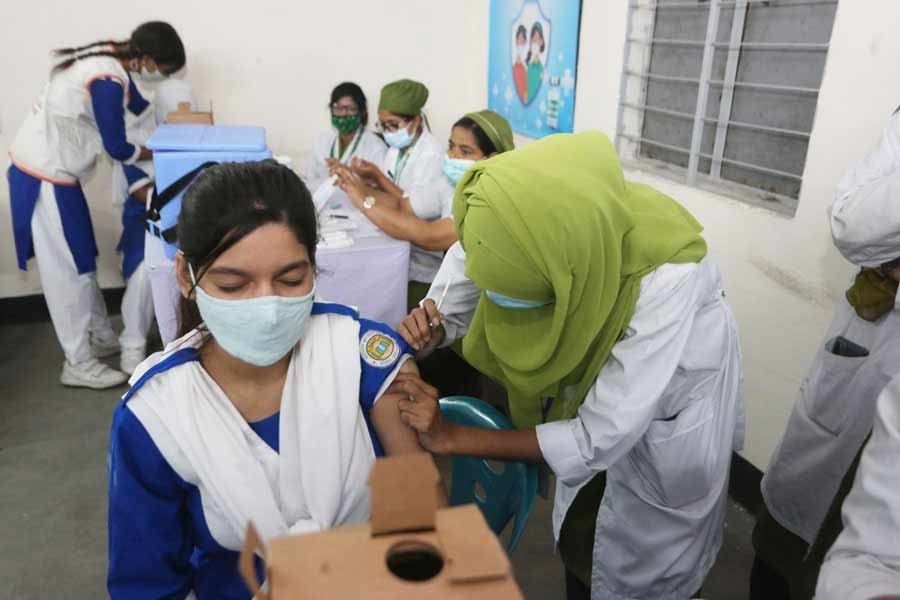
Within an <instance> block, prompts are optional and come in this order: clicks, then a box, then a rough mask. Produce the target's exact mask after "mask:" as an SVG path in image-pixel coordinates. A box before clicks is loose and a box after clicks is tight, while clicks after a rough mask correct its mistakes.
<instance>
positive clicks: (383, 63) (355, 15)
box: [0, 0, 487, 298]
mask: <svg viewBox="0 0 900 600" xmlns="http://www.w3.org/2000/svg"><path fill="white" fill-rule="evenodd" d="M482 7H484V9H483V10H482ZM486 7H487V3H485V2H483V1H482V0H455V1H454V2H440V3H438V2H429V3H424V2H420V1H416V0H391V2H370V1H365V0H346V1H344V2H315V1H312V0H302V1H300V2H279V1H277V0H258V1H256V2H254V3H252V6H250V5H246V4H240V5H238V4H234V5H231V4H227V3H226V4H223V3H221V2H212V1H210V0H198V1H196V2H189V3H185V2H179V1H176V0H158V1H156V2H153V3H149V4H148V3H144V4H135V5H128V6H125V5H123V4H122V3H121V2H113V1H112V0H84V1H82V2H79V3H64V2H38V3H22V2H0V23H6V24H12V23H16V24H18V25H17V26H15V27H11V26H10V27H6V30H5V31H4V35H3V36H0V56H3V57H5V58H4V60H3V61H0V81H3V82H5V83H4V84H3V85H2V92H0V155H2V156H6V154H7V151H8V148H9V145H10V143H11V142H12V139H13V137H14V136H15V133H16V130H17V129H18V126H19V123H20V121H21V119H22V118H23V117H24V115H25V114H26V112H27V111H28V110H29V109H30V108H31V105H32V104H33V102H34V99H35V96H36V95H37V94H38V92H39V91H40V90H41V88H42V87H43V85H44V83H45V82H46V79H47V75H48V73H49V69H50V66H51V63H50V60H49V54H48V51H49V49H51V48H55V47H59V46H68V45H77V44H82V43H87V42H90V41H94V40H98V39H109V38H122V37H127V36H128V34H129V33H130V31H131V30H132V29H133V28H134V27H135V26H136V25H137V24H139V23H141V22H142V21H146V20H151V19H162V20H168V21H170V22H171V23H172V24H173V25H174V26H175V27H176V28H177V29H178V31H179V33H180V34H181V36H182V39H183V40H184V41H185V45H186V47H187V53H188V75H187V79H188V80H189V81H190V82H191V83H192V84H193V86H194V89H195V92H196V96H197V99H198V101H199V103H200V105H201V107H205V106H208V104H209V102H210V101H212V102H213V105H214V109H215V113H216V119H217V122H218V123H221V124H238V125H239V124H249V125H262V126H264V127H265V128H266V130H267V133H268V141H269V145H270V146H271V147H272V148H273V150H274V151H275V152H276V153H277V154H285V155H289V156H291V157H293V158H294V160H295V164H297V165H298V166H299V165H300V164H302V159H303V158H304V157H305V156H306V155H307V154H308V152H309V149H310V148H311V146H312V142H313V139H314V138H315V136H316V135H317V134H318V133H319V132H321V131H322V130H324V129H326V128H327V127H328V125H329V114H328V111H327V110H326V105H327V103H328V100H329V94H330V93H331V89H332V88H333V87H334V85H335V84H337V83H339V82H340V81H343V80H351V81H356V82H357V83H359V84H360V85H361V86H362V87H363V89H364V90H365V92H366V95H367V96H368V97H369V101H370V106H372V108H373V110H374V108H375V107H376V106H377V103H378V93H379V91H380V89H381V86H382V85H383V84H385V83H387V82H389V81H392V80H394V79H399V78H401V77H412V78H415V79H419V80H421V81H423V82H425V83H426V84H427V85H428V87H429V88H430V91H431V97H430V99H429V102H428V104H427V105H426V112H427V114H428V116H429V118H430V120H431V124H432V127H433V131H434V132H435V134H436V135H438V137H439V138H442V137H443V136H446V135H447V133H448V129H449V126H450V125H451V124H452V123H453V122H454V121H455V120H456V119H458V118H459V117H460V116H462V115H463V114H464V113H465V112H468V111H470V110H478V109H481V108H483V107H484V105H485V103H486V97H485V95H484V93H483V89H484V88H485V83H484V79H485V77H486V68H487V67H486V65H487V59H486V57H484V58H483V57H482V54H486V52H487V22H486V15H487V12H486V10H487V8H486ZM468 40H476V41H477V42H476V43H474V44H472V43H469V41H468ZM482 48H483V51H482ZM13 57H14V58H13ZM108 182H109V172H108V168H106V169H100V170H99V171H98V172H97V173H96V174H95V176H94V177H93V179H92V180H91V181H90V182H89V183H88V184H87V186H86V191H87V193H88V199H89V202H90V205H91V211H92V215H93V221H94V228H95V231H96V235H97V240H98V244H99V246H100V255H101V256H100V262H99V272H98V276H99V279H100V283H101V285H102V286H103V287H114V286H120V285H122V282H121V277H120V275H119V262H120V261H119V258H118V256H117V255H116V254H115V251H114V249H115V246H116V242H117V240H118V235H119V232H120V224H119V215H118V214H117V213H116V211H115V210H114V209H113V208H112V205H111V200H110V194H109V191H108ZM11 240H12V228H11V223H10V212H9V190H8V188H7V186H6V184H5V182H4V183H2V184H0V298H3V297H10V296H22V295H27V294H34V293H39V292H40V280H39V278H38V276H37V271H36V267H35V266H34V263H33V261H32V263H30V267H29V272H28V273H23V272H21V271H19V269H18V268H17V266H16V260H15V252H14V248H13V245H12V241H11Z"/></svg>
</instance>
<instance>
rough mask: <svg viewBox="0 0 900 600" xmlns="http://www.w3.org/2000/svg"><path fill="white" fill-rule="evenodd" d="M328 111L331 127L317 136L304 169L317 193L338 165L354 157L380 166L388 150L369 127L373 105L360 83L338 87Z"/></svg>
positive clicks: (348, 83) (304, 175)
mask: <svg viewBox="0 0 900 600" xmlns="http://www.w3.org/2000/svg"><path fill="white" fill-rule="evenodd" d="M328 110H329V111H330V112H331V128H330V129H329V130H328V131H326V132H324V133H322V134H321V135H320V136H319V137H318V138H317V139H316V141H315V143H314V144H313V150H312V155H310V157H309V160H308V161H307V163H306V168H305V169H304V170H303V182H304V183H305V184H306V187H308V188H309V189H310V190H312V191H313V192H315V191H316V189H318V187H319V186H320V185H322V183H323V182H324V181H325V180H326V179H328V178H329V176H330V171H331V169H333V168H334V167H335V166H336V165H349V164H350V162H351V161H352V160H353V159H354V158H358V159H361V160H365V161H368V162H370V163H373V164H376V165H380V164H381V163H382V161H383V160H384V154H385V152H387V146H386V145H385V143H384V142H383V141H382V140H381V138H379V137H378V136H377V135H375V134H374V133H372V132H371V131H369V130H368V129H366V126H367V125H368V124H369V104H368V101H367V100H366V95H365V94H364V93H363V91H362V88H360V87H359V86H358V85H356V84H355V83H352V82H350V81H345V82H343V83H340V84H338V85H337V86H335V88H334V89H333V90H332V91H331V101H330V102H329V103H328Z"/></svg>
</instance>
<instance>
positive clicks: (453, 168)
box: [337, 110, 515, 301]
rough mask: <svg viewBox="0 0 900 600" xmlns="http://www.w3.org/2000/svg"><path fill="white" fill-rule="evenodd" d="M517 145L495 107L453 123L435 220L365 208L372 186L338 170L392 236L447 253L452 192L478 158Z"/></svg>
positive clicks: (451, 238)
mask: <svg viewBox="0 0 900 600" xmlns="http://www.w3.org/2000/svg"><path fill="white" fill-rule="evenodd" d="M514 147H515V146H514V145H513V134H512V128H510V126H509V123H508V122H507V121H506V119H504V118H503V117H502V116H500V115H499V114H497V113H496V112H494V111H492V110H482V111H480V112H476V113H469V114H467V115H465V116H464V117H462V118H461V119H460V120H458V121H457V122H456V123H454V125H453V128H452V129H451V130H450V140H449V141H448V143H447V154H446V156H445V157H444V167H443V171H444V175H445V180H444V182H443V185H442V186H441V188H440V198H441V216H440V218H439V219H437V220H434V221H429V220H425V219H420V218H419V217H417V216H416V215H414V214H410V213H409V212H406V211H404V210H403V209H402V208H394V207H392V206H389V205H388V204H386V203H381V204H378V203H376V204H375V205H374V206H371V207H369V209H365V198H366V196H368V195H369V192H370V188H368V187H367V186H366V185H365V184H364V183H363V182H362V180H361V178H359V177H358V176H355V174H354V173H353V172H352V171H351V170H349V169H341V170H339V171H337V172H338V185H339V186H340V187H341V189H343V190H344V191H345V192H347V195H348V196H349V197H350V200H351V201H352V202H353V204H354V205H355V206H356V207H357V208H359V209H360V210H362V211H363V214H365V215H366V216H367V217H368V218H369V220H370V221H372V223H374V224H375V225H377V226H378V227H379V228H380V229H381V230H382V231H384V232H385V233H387V234H388V235H390V236H391V237H393V238H396V239H400V240H407V241H409V242H412V243H413V244H415V245H416V246H418V247H419V248H422V249H425V250H437V251H440V252H444V251H445V250H447V249H448V248H450V246H452V245H453V244H454V243H455V242H456V241H457V239H458V238H457V237H456V228H455V227H454V226H453V191H454V189H455V188H456V184H457V183H458V182H459V180H460V179H461V178H462V176H463V174H465V172H466V171H467V170H468V169H469V167H471V166H472V165H474V164H475V163H476V162H477V161H479V160H483V159H485V158H490V157H492V156H494V155H496V154H499V153H501V152H506V151H508V150H512V149H513V148H514ZM419 299H421V298H419ZM417 301H418V300H417Z"/></svg>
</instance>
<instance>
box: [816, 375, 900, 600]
mask: <svg viewBox="0 0 900 600" xmlns="http://www.w3.org/2000/svg"><path fill="white" fill-rule="evenodd" d="M898 457H900V378H894V380H893V381H891V383H890V384H889V385H888V386H887V387H886V388H885V389H884V391H882V392H881V396H879V398H878V403H877V407H876V413H875V425H874V427H873V430H872V437H871V439H870V440H869V442H868V443H867V444H866V448H865V450H864V451H863V454H862V459H861V461H860V464H859V471H858V473H857V475H856V482H855V483H854V484H853V488H852V490H851V491H850V494H849V495H848V496H847V499H846V501H845V502H844V508H843V521H844V530H843V531H842V532H841V534H840V536H839V537H838V538H837V541H836V542H835V543H834V546H832V548H831V550H830V551H829V552H828V555H827V556H826V557H825V564H824V565H822V571H821V574H820V576H819V583H818V586H817V588H816V600H872V599H873V598H874V599H877V600H891V599H894V600H896V599H898V598H900V543H898V542H897V538H898V535H900V469H898V468H897V459H898Z"/></svg>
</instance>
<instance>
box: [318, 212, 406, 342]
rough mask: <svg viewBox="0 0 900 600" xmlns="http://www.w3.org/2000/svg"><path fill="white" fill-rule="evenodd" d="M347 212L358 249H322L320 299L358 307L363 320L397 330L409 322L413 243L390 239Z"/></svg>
mask: <svg viewBox="0 0 900 600" xmlns="http://www.w3.org/2000/svg"><path fill="white" fill-rule="evenodd" d="M341 212H342V213H343V214H345V215H348V216H349V219H346V222H347V223H348V225H349V226H350V227H352V228H353V229H349V230H348V231H347V235H348V237H349V238H350V239H352V240H353V245H352V246H347V247H343V248H328V247H327V244H323V245H320V246H319V248H318V249H317V251H316V267H317V269H318V277H317V279H316V291H317V294H318V296H319V297H321V298H322V299H323V300H327V301H329V302H338V303H340V304H346V305H348V306H355V307H356V308H357V309H359V314H360V316H361V317H363V318H366V319H372V320H375V321H381V322H384V323H387V324H388V325H390V326H391V327H396V326H397V324H398V323H399V322H400V321H401V320H402V319H403V317H405V316H406V289H407V282H408V280H409V249H410V245H409V242H404V241H400V240H395V239H393V238H391V237H388V236H387V235H385V234H384V233H383V232H381V231H380V230H378V229H376V228H375V227H374V226H373V225H372V224H371V223H370V222H369V221H368V219H366V218H365V216H363V215H362V214H360V213H359V211H356V210H355V209H353V208H352V207H351V208H349V209H344V210H342V211H341ZM331 222H332V223H334V222H335V221H334V220H332V221H331Z"/></svg>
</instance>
